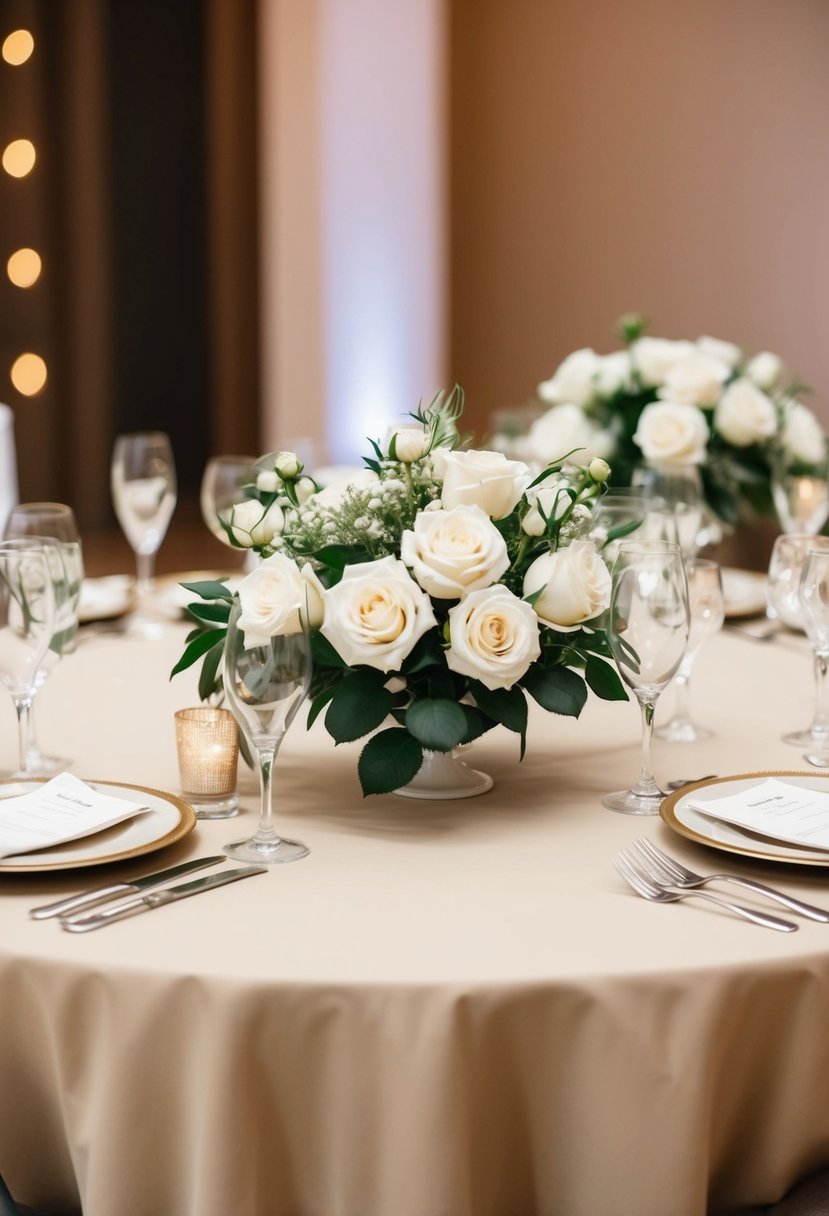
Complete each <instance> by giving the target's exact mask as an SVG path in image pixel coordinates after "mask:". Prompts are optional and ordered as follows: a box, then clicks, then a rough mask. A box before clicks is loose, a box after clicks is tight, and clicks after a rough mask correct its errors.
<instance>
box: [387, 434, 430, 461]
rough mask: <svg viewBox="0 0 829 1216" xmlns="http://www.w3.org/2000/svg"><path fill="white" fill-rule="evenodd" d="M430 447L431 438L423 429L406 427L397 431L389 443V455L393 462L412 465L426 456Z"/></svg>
mask: <svg viewBox="0 0 829 1216" xmlns="http://www.w3.org/2000/svg"><path fill="white" fill-rule="evenodd" d="M428 446H429V436H428V435H427V434H426V432H425V431H424V430H423V429H422V427H413V426H406V427H401V428H400V429H399V430H397V431H395V432H394V434H393V435H392V437H391V439H390V441H389V455H390V456H391V458H392V460H400V461H402V462H403V464H411V463H412V461H414V460H420V458H421V456H425V455H426V449H427V448H428Z"/></svg>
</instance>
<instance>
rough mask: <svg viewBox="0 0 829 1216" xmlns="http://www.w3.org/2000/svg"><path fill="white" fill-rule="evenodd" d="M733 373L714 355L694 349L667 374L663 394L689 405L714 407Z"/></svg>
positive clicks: (666, 397) (726, 364)
mask: <svg viewBox="0 0 829 1216" xmlns="http://www.w3.org/2000/svg"><path fill="white" fill-rule="evenodd" d="M730 375H731V367H730V365H729V364H728V363H724V362H723V360H722V359H717V358H715V356H714V355H707V354H704V353H702V352H700V351H694V352H692V353H691V354H690V355H688V356H687V357H686V358H685V359H681V360H680V361H679V363H675V364H674V366H673V367H672V368H671V370H670V371H669V372H668V374H667V376H666V377H665V383H664V385H663V387H662V388H661V389H660V390H659V396H660V397H664V398H665V399H666V400H667V401H683V402H684V403H685V404H686V405H699V406H708V407H709V408H710V407H713V406H715V405H716V404H717V402H718V401H719V399H720V395H721V393H722V388H723V385H724V384H725V382H726V380H728V378H729V377H730Z"/></svg>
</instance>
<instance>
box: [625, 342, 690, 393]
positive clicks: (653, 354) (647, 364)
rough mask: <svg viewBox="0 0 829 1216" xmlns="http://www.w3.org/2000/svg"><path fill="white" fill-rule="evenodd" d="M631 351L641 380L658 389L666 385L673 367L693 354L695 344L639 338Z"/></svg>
mask: <svg viewBox="0 0 829 1216" xmlns="http://www.w3.org/2000/svg"><path fill="white" fill-rule="evenodd" d="M630 350H631V355H632V357H633V365H634V367H635V368H636V370H637V371H638V373H639V379H640V380H641V381H642V383H643V384H647V385H649V386H650V387H652V388H656V387H658V386H659V385H660V384H664V383H665V380H666V378H667V376H668V373H669V372H670V370H671V368H672V367H675V366H676V364H677V363H679V362H680V360H681V359H687V358H688V356H689V355H691V354H693V352H694V344H693V342H685V341H681V342H674V341H672V340H671V339H670V338H639V339H638V340H637V341H636V342H634V343H633V345H632V346H631V348H630Z"/></svg>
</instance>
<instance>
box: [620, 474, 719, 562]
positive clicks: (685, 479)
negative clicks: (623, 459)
mask: <svg viewBox="0 0 829 1216" xmlns="http://www.w3.org/2000/svg"><path fill="white" fill-rule="evenodd" d="M634 484H635V485H637V486H640V487H642V488H643V489H644V490H645V492H646V493H648V494H649V495H650V496H651V498H653V499H658V500H659V501H658V502H654V504H653V506H652V507H651V510H650V512H649V515H648V521H647V530H646V535H647V537H648V538H649V539H653V540H664V541H667V542H668V543H669V544H677V545H679V547H680V549H681V550H682V553H683V555H684V556H685V557H686V558H691V557H696V555H697V552H698V551H699V548H700V534H701V531H702V523H703V516H704V514H705V496H704V494H703V490H702V479H701V477H700V471H699V469H698V468H697V466H696V465H695V464H683V465H654V466H647V467H645V468H639V469H636V470H635V472H634ZM643 539H644V536H643Z"/></svg>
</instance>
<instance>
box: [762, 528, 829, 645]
mask: <svg viewBox="0 0 829 1216" xmlns="http://www.w3.org/2000/svg"><path fill="white" fill-rule="evenodd" d="M810 549H825V550H827V551H829V537H826V536H809V535H808V534H805V533H791V534H786V533H784V534H783V535H782V536H778V537H777V539H776V540H775V542H774V546H773V548H772V551H771V558H770V560H769V573H768V583H767V586H766V592H767V596H768V615H769V617H771V618H772V619H773V620H779V621H782V622H783V624H784V625H788V627H789V628H790V629H803V605H802V604H801V600H800V577H801V574H802V573H803V563H804V561H805V560H806V554H807V553H808V552H809V550H810Z"/></svg>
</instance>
